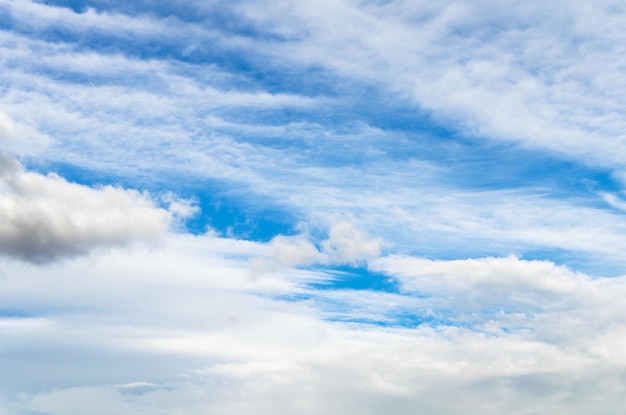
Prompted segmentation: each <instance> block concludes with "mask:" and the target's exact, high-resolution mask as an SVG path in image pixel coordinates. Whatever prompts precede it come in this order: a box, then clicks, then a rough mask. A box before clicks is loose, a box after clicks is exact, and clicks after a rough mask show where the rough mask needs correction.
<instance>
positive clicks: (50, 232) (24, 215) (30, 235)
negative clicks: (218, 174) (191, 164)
mask: <svg viewBox="0 0 626 415" xmlns="http://www.w3.org/2000/svg"><path fill="white" fill-rule="evenodd" d="M0 121H1V120H0ZM171 206H172V207H173V209H172V210H166V209H163V208H160V207H158V206H156V205H155V203H154V201H153V200H152V199H150V197H149V196H148V195H147V194H145V193H141V192H138V191H135V190H128V189H122V188H119V187H114V186H103V187H99V188H91V187H88V186H84V185H80V184H76V183H70V182H68V181H66V180H65V179H63V178H62V177H59V176H58V175H56V174H48V175H42V174H38V173H34V172H28V171H25V170H24V169H23V167H22V166H21V165H20V164H19V163H18V162H17V161H15V160H13V159H11V158H9V157H7V156H4V155H0V253H1V254H4V255H7V256H10V257H14V258H19V259H22V260H26V261H29V262H33V263H45V262H51V261H54V260H58V259H62V258H66V257H72V256H76V255H81V254H86V253H88V252H90V251H91V250H92V249H94V248H99V247H108V246H114V245H121V244H127V243H129V242H132V241H135V240H144V241H150V240H154V239H155V238H157V237H158V236H159V235H161V234H162V233H163V232H164V231H165V230H167V228H168V226H169V224H170V223H171V221H172V219H173V218H174V216H176V215H181V214H183V215H184V214H189V213H190V212H191V211H192V210H190V208H188V207H187V208H185V209H182V207H181V206H182V205H181V204H180V202H174V201H173V202H172V203H171ZM181 209H182V210H181Z"/></svg>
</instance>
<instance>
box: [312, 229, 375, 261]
mask: <svg viewBox="0 0 626 415" xmlns="http://www.w3.org/2000/svg"><path fill="white" fill-rule="evenodd" d="M322 251H323V252H324V253H325V254H326V255H327V256H328V259H329V261H330V262H331V263H343V264H353V263H356V262H360V261H363V260H366V259H370V258H374V257H377V256H379V255H380V241H378V240H372V239H369V237H368V235H367V234H366V233H365V232H363V231H361V230H359V229H357V228H355V227H354V226H353V225H352V224H351V223H349V222H339V223H337V224H335V225H333V226H332V227H331V228H330V231H329V232H328V239H326V240H325V241H323V242H322Z"/></svg>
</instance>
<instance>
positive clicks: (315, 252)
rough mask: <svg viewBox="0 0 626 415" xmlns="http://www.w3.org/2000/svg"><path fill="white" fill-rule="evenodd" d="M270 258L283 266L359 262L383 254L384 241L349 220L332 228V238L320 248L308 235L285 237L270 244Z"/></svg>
mask: <svg viewBox="0 0 626 415" xmlns="http://www.w3.org/2000/svg"><path fill="white" fill-rule="evenodd" d="M268 248H269V252H268V256H269V258H270V261H271V262H272V263H275V264H280V265H283V266H289V267H294V266H306V265H311V264H314V263H318V264H327V265H342V264H350V265H356V264H358V263H360V262H364V261H366V260H368V259H370V258H374V257H377V256H379V255H380V250H381V242H380V240H378V239H371V238H370V237H369V235H367V233H366V232H364V231H362V230H360V229H358V228H356V227H355V226H354V225H353V224H351V223H349V222H345V221H343V222H338V223H335V224H333V225H332V226H331V227H330V228H329V230H328V237H327V238H326V239H324V240H322V241H321V242H320V243H319V247H317V246H316V245H315V244H314V243H313V242H311V241H310V240H309V239H307V237H306V236H305V235H297V236H283V235H279V236H277V237H275V238H274V239H272V240H271V241H270V243H269V245H268Z"/></svg>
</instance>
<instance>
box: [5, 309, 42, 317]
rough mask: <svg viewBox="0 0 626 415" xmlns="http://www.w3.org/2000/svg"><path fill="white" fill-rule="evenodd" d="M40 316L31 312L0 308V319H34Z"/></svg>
mask: <svg viewBox="0 0 626 415" xmlns="http://www.w3.org/2000/svg"><path fill="white" fill-rule="evenodd" d="M40 316H41V314H39V313H37V312H35V311H33V310H23V309H13V308H0V319H2V318H16V319H21V318H34V317H40Z"/></svg>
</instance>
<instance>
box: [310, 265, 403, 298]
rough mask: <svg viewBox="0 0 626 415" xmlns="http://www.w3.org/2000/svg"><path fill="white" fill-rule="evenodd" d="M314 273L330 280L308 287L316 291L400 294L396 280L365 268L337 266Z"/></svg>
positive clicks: (317, 269) (317, 268) (314, 283)
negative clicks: (371, 291) (364, 291)
mask: <svg viewBox="0 0 626 415" xmlns="http://www.w3.org/2000/svg"><path fill="white" fill-rule="evenodd" d="M313 270H314V271H321V272H324V273H325V274H326V275H327V276H328V279H327V280H324V281H322V282H313V283H310V284H308V286H309V287H310V288H312V289H315V290H341V289H351V290H373V291H382V292H387V293H399V292H400V290H399V283H398V281H397V280H396V279H394V278H392V277H390V276H388V275H384V274H381V273H376V272H373V271H371V270H369V269H367V267H365V266H360V267H358V266H335V267H332V268H330V269H328V268H319V267H316V268H314V269H313Z"/></svg>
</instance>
